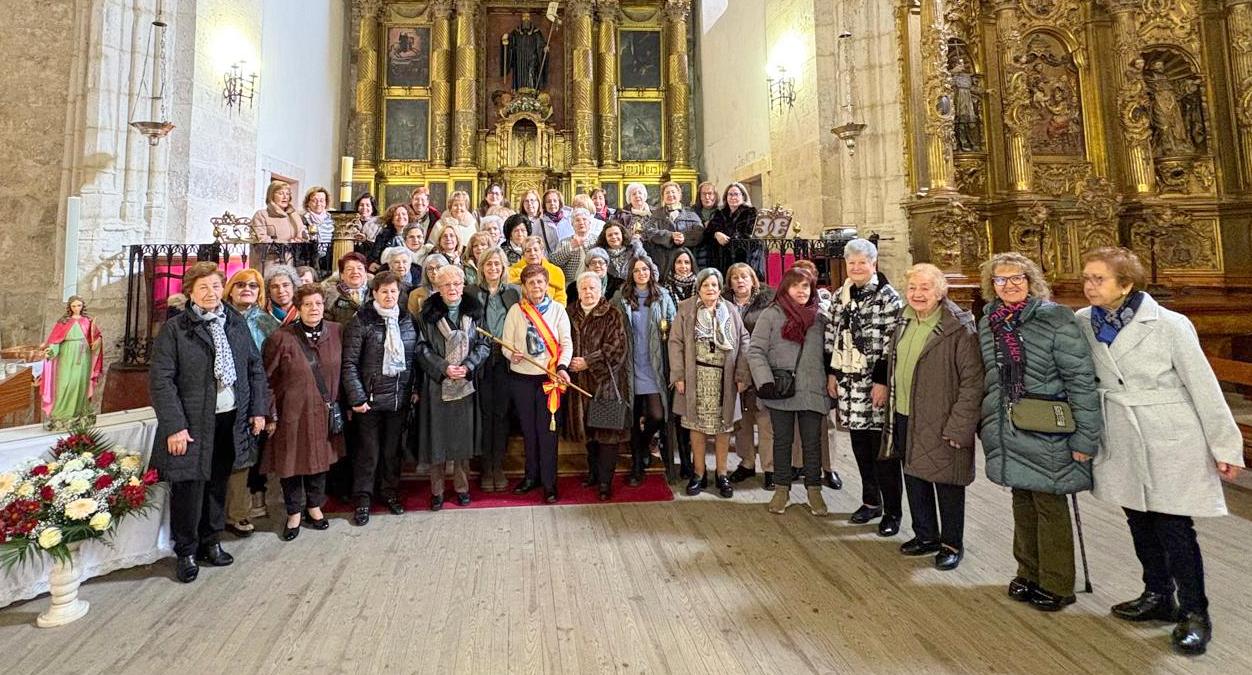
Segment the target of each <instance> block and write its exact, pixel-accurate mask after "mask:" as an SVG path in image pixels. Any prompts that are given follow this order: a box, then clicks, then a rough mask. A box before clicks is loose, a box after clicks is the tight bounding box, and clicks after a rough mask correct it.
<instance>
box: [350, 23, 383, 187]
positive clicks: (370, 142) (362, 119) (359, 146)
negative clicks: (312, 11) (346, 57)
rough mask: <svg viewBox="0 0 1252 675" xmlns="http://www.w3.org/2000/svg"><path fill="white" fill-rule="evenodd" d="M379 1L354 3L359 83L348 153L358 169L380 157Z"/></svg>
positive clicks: (353, 52) (353, 103)
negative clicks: (354, 159)
mask: <svg viewBox="0 0 1252 675" xmlns="http://www.w3.org/2000/svg"><path fill="white" fill-rule="evenodd" d="M380 5H381V3H380V2H379V0H354V2H353V3H352V15H351V21H352V24H351V25H352V26H354V27H355V31H354V32H355V33H356V42H355V46H354V47H353V50H352V56H353V59H354V60H355V61H356V82H354V83H353V88H354V93H355V95H354V96H353V99H352V121H351V123H350V124H349V125H348V152H350V153H352V155H353V156H354V157H355V158H356V166H358V167H360V168H368V167H372V166H373V165H374V161H375V160H376V159H377V158H378V10H379V7H380Z"/></svg>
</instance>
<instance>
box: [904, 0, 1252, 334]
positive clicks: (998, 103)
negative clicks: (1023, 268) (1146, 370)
mask: <svg viewBox="0 0 1252 675" xmlns="http://www.w3.org/2000/svg"><path fill="white" fill-rule="evenodd" d="M896 22H897V28H898V31H899V35H900V36H901V40H900V43H899V44H900V47H901V53H900V64H901V87H902V88H903V91H904V93H905V100H908V101H911V103H910V105H909V106H908V107H907V108H906V111H905V115H904V122H905V125H906V135H907V137H908V139H909V143H908V147H907V151H908V153H909V157H908V162H907V164H908V166H909V178H910V181H911V186H912V188H913V190H914V197H912V198H911V199H910V200H909V201H908V202H907V203H906V204H905V208H906V210H907V211H908V214H909V220H910V229H911V239H912V242H913V247H914V257H915V258H916V259H918V260H930V261H933V262H935V263H936V264H937V265H939V266H940V267H942V268H943V269H944V270H945V272H947V273H949V275H950V276H951V278H952V279H953V281H954V282H956V283H957V285H958V286H960V285H965V286H966V288H969V287H970V286H974V285H976V278H977V266H978V263H979V262H980V261H982V260H984V259H985V258H986V256H987V255H988V253H989V252H990V251H1002V250H1017V251H1020V252H1022V253H1025V254H1027V255H1030V256H1031V257H1033V258H1035V259H1036V260H1039V261H1040V262H1041V263H1042V265H1043V267H1044V269H1045V271H1046V272H1047V274H1048V277H1049V278H1050V279H1051V280H1052V282H1053V285H1054V286H1055V287H1056V289H1057V291H1058V293H1060V294H1061V295H1062V296H1065V297H1069V298H1081V293H1080V292H1081V287H1080V275H1081V261H1080V258H1081V256H1082V254H1083V253H1084V252H1085V251H1087V250H1089V249H1091V248H1094V247H1097V246H1103V245H1124V246H1128V247H1130V248H1132V249H1134V250H1135V251H1136V252H1138V253H1139V254H1140V255H1141V257H1142V258H1143V259H1144V261H1145V262H1150V263H1151V265H1152V267H1153V273H1154V275H1155V277H1156V281H1157V282H1159V284H1160V285H1161V286H1164V287H1169V288H1171V289H1172V290H1174V291H1175V292H1176V294H1175V299H1174V301H1175V303H1176V304H1178V305H1179V306H1180V307H1181V308H1183V310H1184V311H1187V312H1188V314H1191V315H1192V318H1193V319H1195V320H1197V325H1200V326H1201V332H1202V333H1203V332H1205V328H1206V327H1205V325H1203V324H1205V323H1207V324H1208V325H1207V328H1208V331H1209V334H1210V335H1213V336H1214V337H1218V336H1220V335H1222V334H1224V335H1225V336H1229V335H1232V334H1237V333H1245V334H1246V333H1252V327H1250V326H1249V325H1247V324H1246V322H1247V321H1248V319H1246V317H1245V318H1244V319H1243V320H1240V318H1239V317H1238V316H1237V315H1239V314H1243V315H1246V314H1248V312H1247V309H1248V307H1249V306H1252V300H1250V298H1252V294H1250V292H1252V251H1250V248H1249V239H1250V236H1249V226H1250V225H1249V223H1250V222H1252V192H1250V191H1252V0H897V4H896ZM1180 291H1181V292H1180ZM1205 298H1209V300H1208V301H1206V300H1205ZM1232 303H1234V305H1237V306H1232ZM1206 305H1207V306H1209V309H1208V310H1206V309H1205V307H1206ZM1206 317H1207V318H1206ZM1220 348H1221V347H1219V349H1220Z"/></svg>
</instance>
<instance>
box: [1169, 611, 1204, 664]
mask: <svg viewBox="0 0 1252 675" xmlns="http://www.w3.org/2000/svg"><path fill="white" fill-rule="evenodd" d="M1170 637H1171V638H1172V640H1173V642H1174V649H1175V650H1176V651H1178V653H1180V654H1186V655H1188V656H1199V655H1200V654H1203V653H1204V651H1205V650H1206V649H1208V646H1209V640H1211V639H1213V623H1212V622H1211V621H1209V614H1208V612H1187V613H1186V614H1184V615H1183V616H1182V620H1180V621H1179V622H1178V625H1177V626H1175V627H1174V632H1173V634H1172V635H1171V636H1170Z"/></svg>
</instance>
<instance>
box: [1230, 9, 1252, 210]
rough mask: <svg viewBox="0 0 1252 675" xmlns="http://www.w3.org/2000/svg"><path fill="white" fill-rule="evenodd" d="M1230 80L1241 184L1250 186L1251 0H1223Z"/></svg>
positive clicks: (1251, 142) (1251, 144)
mask: <svg viewBox="0 0 1252 675" xmlns="http://www.w3.org/2000/svg"><path fill="white" fill-rule="evenodd" d="M1226 33H1227V40H1229V42H1230V68H1231V78H1230V79H1231V81H1232V82H1234V83H1235V122H1236V123H1237V124H1238V126H1239V146H1240V149H1241V150H1242V153H1241V154H1242V155H1243V156H1242V161H1241V162H1240V163H1239V170H1240V174H1241V176H1242V178H1243V188H1244V189H1245V190H1247V189H1252V0H1226Z"/></svg>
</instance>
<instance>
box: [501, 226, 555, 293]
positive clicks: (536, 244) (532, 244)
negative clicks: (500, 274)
mask: <svg viewBox="0 0 1252 675" xmlns="http://www.w3.org/2000/svg"><path fill="white" fill-rule="evenodd" d="M531 265H539V266H540V267H543V269H544V270H545V271H546V272H547V275H546V278H547V279H548V284H549V286H548V295H549V296H550V297H551V298H552V299H553V300H556V301H557V302H558V303H560V304H562V305H564V304H565V302H566V300H567V296H566V295H565V273H564V272H562V271H561V268H560V267H557V266H556V265H553V264H552V263H550V262H548V259H547V257H546V255H545V253H544V248H543V240H542V239H540V238H539V237H534V236H531V237H526V244H525V245H524V246H523V247H522V259H521V260H519V261H517V262H516V263H514V264H513V265H512V266H511V267H509V283H514V284H516V283H520V282H521V278H522V270H524V269H526V268H527V267H529V266H531Z"/></svg>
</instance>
